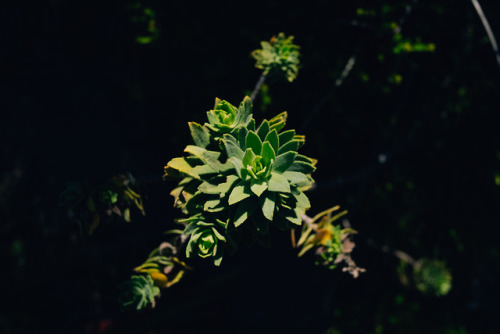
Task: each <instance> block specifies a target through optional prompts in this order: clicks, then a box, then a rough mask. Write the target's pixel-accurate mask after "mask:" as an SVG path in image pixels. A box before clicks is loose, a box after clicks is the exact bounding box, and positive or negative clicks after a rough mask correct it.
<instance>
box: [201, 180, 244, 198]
mask: <svg viewBox="0 0 500 334" xmlns="http://www.w3.org/2000/svg"><path fill="white" fill-rule="evenodd" d="M238 179H239V178H238V177H237V176H236V175H228V176H227V178H226V182H222V183H219V184H217V183H216V182H217V181H219V180H220V176H216V177H214V178H212V179H210V180H209V181H205V182H203V183H202V184H201V185H200V186H199V187H198V190H199V191H201V192H202V193H204V194H209V195H215V194H217V195H218V194H223V193H226V192H228V191H229V189H231V186H232V185H233V184H234V182H236V180H238Z"/></svg>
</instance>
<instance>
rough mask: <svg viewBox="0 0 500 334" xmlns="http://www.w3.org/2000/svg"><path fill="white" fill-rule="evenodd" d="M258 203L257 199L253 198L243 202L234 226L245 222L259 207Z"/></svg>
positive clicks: (237, 210)
mask: <svg viewBox="0 0 500 334" xmlns="http://www.w3.org/2000/svg"><path fill="white" fill-rule="evenodd" d="M257 204H258V203H257V201H255V200H253V199H249V200H246V201H243V202H241V203H240V204H239V205H238V208H237V209H236V214H235V215H234V226H235V227H238V226H240V225H241V224H243V223H244V222H245V221H246V220H247V219H248V218H249V217H250V216H251V215H252V214H253V213H254V211H255V209H257Z"/></svg>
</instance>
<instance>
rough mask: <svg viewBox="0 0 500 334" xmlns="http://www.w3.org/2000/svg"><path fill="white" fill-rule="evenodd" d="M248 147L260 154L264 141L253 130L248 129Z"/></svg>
mask: <svg viewBox="0 0 500 334" xmlns="http://www.w3.org/2000/svg"><path fill="white" fill-rule="evenodd" d="M245 143H246V147H247V149H249V148H251V149H252V150H253V153H255V154H257V155H260V154H261V152H262V141H261V140H260V138H259V136H258V135H257V134H256V133H255V132H253V131H248V134H247V137H246V139H245Z"/></svg>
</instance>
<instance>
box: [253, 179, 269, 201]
mask: <svg viewBox="0 0 500 334" xmlns="http://www.w3.org/2000/svg"><path fill="white" fill-rule="evenodd" d="M250 184H251V185H250V189H251V190H252V192H253V193H254V194H255V195H257V197H260V195H262V193H263V192H264V191H266V190H267V187H268V185H267V182H266V181H265V180H262V179H252V181H251V183H250Z"/></svg>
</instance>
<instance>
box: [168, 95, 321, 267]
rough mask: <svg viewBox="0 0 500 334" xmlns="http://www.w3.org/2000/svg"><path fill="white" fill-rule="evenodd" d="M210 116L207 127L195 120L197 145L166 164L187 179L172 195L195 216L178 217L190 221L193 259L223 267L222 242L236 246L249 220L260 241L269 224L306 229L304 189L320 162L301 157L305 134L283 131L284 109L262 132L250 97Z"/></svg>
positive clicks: (172, 174) (264, 124) (266, 122)
mask: <svg viewBox="0 0 500 334" xmlns="http://www.w3.org/2000/svg"><path fill="white" fill-rule="evenodd" d="M207 116H208V123H205V124H204V125H203V126H202V125H199V124H197V123H194V122H191V123H189V126H190V130H191V135H192V137H193V141H194V144H195V145H188V146H187V147H186V148H185V150H184V152H185V153H186V156H184V157H179V158H175V159H172V160H171V161H169V162H168V164H167V166H166V167H165V178H169V177H182V180H181V181H180V182H179V184H178V186H177V187H176V188H175V189H174V190H173V191H172V192H171V194H172V195H173V196H174V198H175V203H174V205H175V206H177V207H179V208H181V209H182V211H183V213H184V214H186V215H187V216H188V217H191V218H188V219H187V220H180V221H184V222H187V223H188V225H187V227H186V229H185V231H184V234H186V235H189V236H190V241H189V244H188V250H187V252H188V254H189V256H191V255H193V254H195V253H196V254H198V255H199V256H201V257H209V256H213V257H214V262H215V263H216V264H219V263H220V260H221V258H219V253H218V252H219V250H220V247H218V245H220V244H221V242H225V241H226V239H227V241H228V243H229V244H231V246H232V248H233V249H236V248H237V242H236V241H235V240H239V237H234V235H232V234H238V235H240V234H241V233H245V232H241V231H236V229H238V227H240V226H241V225H242V224H244V223H246V222H248V221H251V222H250V223H249V225H247V224H245V225H247V228H245V229H244V230H245V231H248V230H250V232H251V233H253V232H252V230H253V231H256V232H258V233H257V238H258V239H259V238H260V239H261V241H262V240H264V239H266V238H262V236H268V235H269V227H270V226H271V225H273V226H275V227H277V228H279V229H289V228H291V227H293V226H300V225H301V224H302V215H303V214H304V213H305V211H306V210H307V209H308V208H309V207H310V203H309V200H308V198H307V196H306V195H305V194H304V191H306V190H307V189H309V188H310V187H311V186H312V184H313V182H314V181H313V179H312V178H311V175H310V174H311V173H312V172H314V170H315V169H316V167H315V164H316V161H315V160H314V159H311V158H308V157H306V156H304V155H301V154H299V153H298V149H299V148H300V147H301V146H302V145H303V144H304V142H305V138H304V136H301V135H297V134H296V133H295V130H287V131H282V129H283V127H284V126H285V123H286V119H287V113H286V112H283V113H281V114H279V115H277V116H275V117H273V118H271V119H270V120H264V121H262V123H261V124H260V126H259V127H256V125H255V120H254V119H253V118H252V105H251V101H250V99H249V98H248V97H245V99H244V100H243V102H241V104H240V106H239V108H235V107H234V106H232V105H231V104H230V103H228V102H226V101H221V100H218V99H217V100H216V107H215V108H214V110H211V111H209V112H208V113H207ZM215 222H217V223H215ZM221 224H222V225H224V228H222V225H221ZM252 225H253V226H252ZM195 231H196V232H195ZM258 235H260V236H261V237H258ZM233 237H234V238H233ZM252 238H253V237H252Z"/></svg>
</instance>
